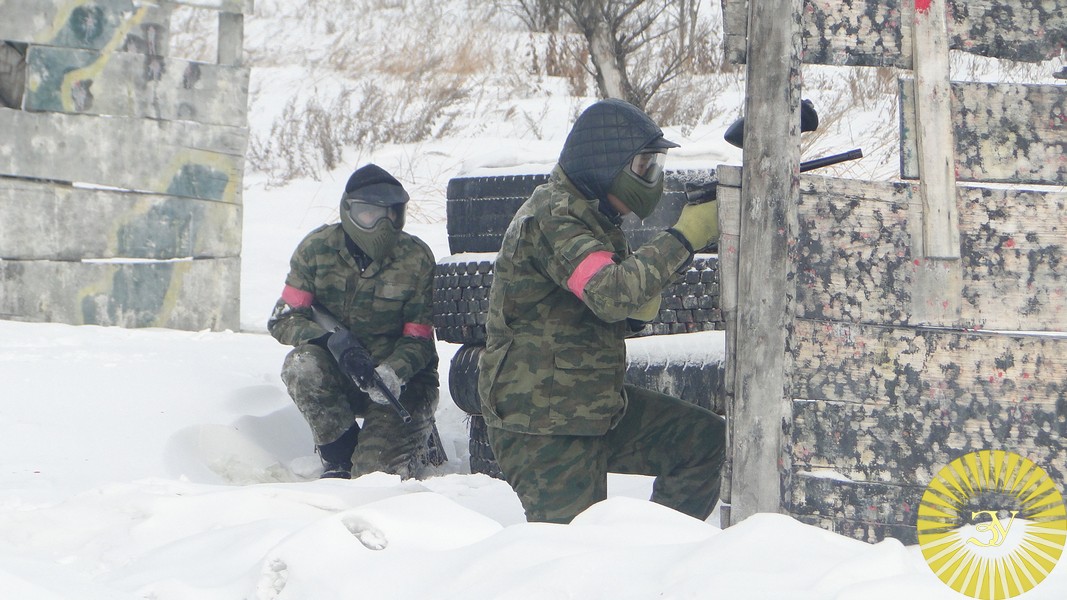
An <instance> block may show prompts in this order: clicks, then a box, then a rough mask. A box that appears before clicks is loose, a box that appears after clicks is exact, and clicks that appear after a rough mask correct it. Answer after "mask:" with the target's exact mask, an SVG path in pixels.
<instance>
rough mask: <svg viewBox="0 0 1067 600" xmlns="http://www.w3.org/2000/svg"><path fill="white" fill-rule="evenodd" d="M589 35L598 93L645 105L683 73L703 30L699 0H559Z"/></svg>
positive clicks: (591, 59) (590, 55) (564, 9)
mask: <svg viewBox="0 0 1067 600" xmlns="http://www.w3.org/2000/svg"><path fill="white" fill-rule="evenodd" d="M559 2H560V5H561V7H562V9H563V12H565V13H566V14H567V16H568V17H570V19H571V20H572V21H573V22H574V24H575V25H576V26H577V27H578V30H579V31H580V32H581V33H582V35H583V36H585V39H586V41H587V43H588V46H589V58H590V62H591V63H592V74H593V76H594V77H595V78H596V82H597V88H598V90H599V92H600V96H602V97H605V98H621V99H623V100H626V101H628V102H631V103H633V104H635V105H637V106H639V107H641V108H644V107H645V105H646V104H647V103H648V101H649V99H650V98H651V97H652V96H653V95H654V94H655V93H656V92H657V91H658V90H659V89H660V88H661V87H663V85H664V84H666V83H667V82H669V81H671V80H672V79H674V78H675V77H677V76H678V75H679V74H681V73H682V72H684V68H685V67H686V65H687V64H688V63H689V62H690V61H691V60H692V58H693V55H694V48H695V47H696V45H697V44H698V43H699V37H700V36H701V35H702V33H703V32H701V31H700V29H699V19H698V12H699V0H559Z"/></svg>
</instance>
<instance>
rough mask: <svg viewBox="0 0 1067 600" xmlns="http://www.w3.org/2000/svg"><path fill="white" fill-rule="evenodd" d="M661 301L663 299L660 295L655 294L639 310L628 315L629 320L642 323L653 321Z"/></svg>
mask: <svg viewBox="0 0 1067 600" xmlns="http://www.w3.org/2000/svg"><path fill="white" fill-rule="evenodd" d="M662 299H663V297H662V296H661V295H659V294H656V295H655V296H653V297H652V299H651V300H649V301H648V302H645V303H644V305H642V306H641V308H639V309H637V311H636V312H634V314H632V315H630V317H629V318H631V319H633V320H635V321H641V322H642V323H648V322H649V321H651V320H653V319H655V318H656V315H658V314H659V305H660V301H661V300H662Z"/></svg>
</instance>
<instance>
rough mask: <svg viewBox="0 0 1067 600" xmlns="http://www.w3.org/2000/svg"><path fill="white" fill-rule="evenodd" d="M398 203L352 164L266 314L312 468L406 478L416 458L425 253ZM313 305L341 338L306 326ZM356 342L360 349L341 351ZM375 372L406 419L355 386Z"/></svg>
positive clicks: (425, 425) (377, 175) (388, 187)
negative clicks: (359, 353) (360, 354)
mask: <svg viewBox="0 0 1067 600" xmlns="http://www.w3.org/2000/svg"><path fill="white" fill-rule="evenodd" d="M407 202H408V194H407V192H405V191H404V188H403V186H402V185H401V184H400V182H399V181H397V180H396V179H395V178H394V177H393V176H392V175H390V174H389V173H387V172H386V171H385V170H383V169H381V168H380V167H378V166H376V165H367V166H365V167H362V168H360V169H358V170H357V171H355V172H354V173H353V174H352V176H351V177H350V178H349V180H348V184H347V185H346V186H345V192H344V195H343V197H342V199H341V222H340V223H339V224H333V225H325V226H323V227H320V228H318V229H316V230H314V231H312V232H311V233H310V234H308V236H307V237H306V238H304V240H303V241H302V242H300V245H299V246H298V247H297V249H296V251H295V252H294V253H293V257H292V260H291V261H290V270H289V275H288V276H287V277H286V279H285V288H284V290H283V291H282V297H281V299H280V300H278V303H277V304H276V305H275V308H274V312H273V314H272V315H271V318H270V320H269V321H268V323H267V328H268V329H269V330H270V333H271V335H273V336H274V337H275V339H277V340H278V341H279V342H281V343H283V344H289V345H292V346H295V347H296V348H295V349H293V350H292V351H291V352H290V353H289V355H288V356H286V358H285V362H284V364H283V366H282V380H283V381H284V382H285V385H286V388H287V389H288V390H289V395H290V396H291V397H292V398H293V401H294V402H295V403H296V405H297V407H298V408H299V409H300V412H301V413H302V414H303V415H304V418H305V419H306V420H307V422H308V424H309V425H310V426H311V432H312V435H313V437H314V440H315V444H316V449H317V451H318V453H319V456H320V458H321V459H322V464H323V473H322V476H323V477H342V478H346V479H347V478H349V477H351V476H359V475H362V474H365V473H370V472H373V471H385V472H387V473H394V474H398V475H400V476H402V477H413V476H415V474H416V473H415V469H416V468H417V467H418V466H419V465H420V464H421V463H422V462H424V459H425V454H426V452H427V447H428V444H427V440H428V438H429V437H430V435H431V432H432V431H433V425H434V411H435V410H436V408H437V400H438V386H439V381H438V375H437V349H436V346H435V345H434V340H433V315H432V310H433V298H432V293H433V271H434V266H435V261H434V257H433V254H432V252H431V251H430V249H429V247H428V246H427V245H426V244H425V243H423V242H422V240H420V239H418V238H417V237H415V236H412V235H409V234H407V233H405V232H403V231H402V228H403V226H404V213H405V206H406V204H407ZM313 304H315V305H316V306H319V305H321V306H322V307H325V308H326V309H327V310H328V311H329V312H330V313H333V315H336V317H337V319H338V320H339V321H340V322H341V324H342V325H343V326H344V327H345V328H346V329H347V330H348V332H349V333H350V334H351V336H350V337H349V336H347V335H341V334H338V333H333V332H328V331H327V330H326V329H324V328H323V327H322V326H320V325H319V324H317V323H316V322H315V321H314V320H313V319H312V311H311V307H312V305H313ZM342 333H343V332H342ZM357 344H358V346H362V347H363V348H365V349H366V350H367V351H368V352H369V355H370V356H369V357H367V359H366V360H363V361H354V360H347V359H345V358H344V357H345V356H351V355H352V354H351V353H347V350H350V349H351V348H352V347H353V346H357ZM358 346H357V347H358ZM364 356H366V355H364ZM361 363H362V364H361ZM375 374H376V375H377V376H378V377H379V378H380V381H381V382H383V383H384V384H385V385H386V386H387V387H388V389H389V390H390V391H391V392H392V393H393V395H394V396H397V397H399V400H400V403H401V404H402V405H403V407H404V408H405V409H406V410H407V411H408V412H409V413H410V414H411V417H412V418H411V420H410V421H409V422H407V423H405V422H404V421H403V420H402V419H401V418H400V416H399V415H398V414H397V411H396V410H394V408H393V407H392V406H390V404H389V401H388V399H387V397H386V396H385V395H384V394H383V392H382V391H380V390H379V388H377V387H375V386H374V385H369V384H365V385H363V386H361V385H360V384H358V383H356V382H357V381H364V382H366V381H368V380H369V378H370V377H372V376H373V375H375ZM357 417H362V418H363V425H362V428H361V427H360V425H359V424H357V422H356V418H357Z"/></svg>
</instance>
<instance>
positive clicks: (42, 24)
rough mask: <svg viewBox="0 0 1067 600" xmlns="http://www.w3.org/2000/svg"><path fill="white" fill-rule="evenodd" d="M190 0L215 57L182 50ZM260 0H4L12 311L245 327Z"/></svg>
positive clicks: (0, 212) (26, 316)
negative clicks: (247, 35) (213, 43)
mask: <svg viewBox="0 0 1067 600" xmlns="http://www.w3.org/2000/svg"><path fill="white" fill-rule="evenodd" d="M178 5H188V6H192V7H196V8H200V9H210V10H214V11H217V14H218V19H219V25H218V35H219V38H218V60H217V63H202V62H195V61H190V60H183V59H180V58H176V57H173V56H171V55H170V44H169V42H170V35H169V28H170V18H171V15H172V13H173V12H174V11H175V10H177V7H178ZM252 9H253V5H252V2H251V0H176V1H168V0H159V1H147V0H93V1H91V2H84V1H77V0H33V1H32V2H31V1H30V0H0V12H3V14H4V19H0V130H2V131H5V132H8V133H9V135H6V136H4V137H3V139H0V318H5V319H16V320H27V321H55V322H63V323H72V324H101V325H119V326H124V327H145V326H159V327H172V328H178V329H193V330H199V329H215V330H222V329H238V328H239V327H240V323H239V312H240V311H239V303H240V254H241V204H242V201H241V190H242V177H243V171H244V152H245V148H246V145H247V139H248V129H247V120H246V105H247V96H248V75H249V72H248V69H247V68H246V67H244V66H242V65H241V64H240V62H241V60H240V58H241V49H242V45H243V44H242V39H241V36H242V33H243V15H244V14H246V13H249V12H251V11H252Z"/></svg>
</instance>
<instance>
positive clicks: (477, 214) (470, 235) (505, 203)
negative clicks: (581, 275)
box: [446, 169, 715, 254]
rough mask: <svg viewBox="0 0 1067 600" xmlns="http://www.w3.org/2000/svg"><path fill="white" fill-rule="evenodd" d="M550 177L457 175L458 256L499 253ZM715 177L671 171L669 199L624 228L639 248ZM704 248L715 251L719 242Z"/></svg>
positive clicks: (452, 189) (449, 212)
mask: <svg viewBox="0 0 1067 600" xmlns="http://www.w3.org/2000/svg"><path fill="white" fill-rule="evenodd" d="M546 181H548V176H547V175H504V176H498V177H456V178H453V179H451V180H450V181H449V182H448V194H447V201H446V216H447V222H446V223H447V228H448V247H449V252H451V253H452V254H461V253H464V252H496V251H498V250H500V244H501V241H502V240H503V237H504V232H505V231H507V228H508V225H509V224H510V223H511V218H512V217H513V216H514V215H515V211H517V210H518V209H519V207H520V206H522V203H523V202H525V201H526V199H527V198H529V197H530V194H532V193H533V191H534V189H535V188H536V187H537V186H539V185H541V184H543V183H545V182H546ZM711 181H715V171H714V170H711V169H693V170H678V171H667V173H666V176H665V179H664V193H663V199H662V200H660V203H659V206H657V207H656V210H655V211H654V212H653V213H652V214H651V215H650V216H649V217H648V218H647V219H645V220H644V221H641V220H639V219H637V218H636V217H634V216H630V217H627V218H625V219H623V224H622V228H623V231H625V232H626V236H627V238H628V239H629V240H630V245H631V246H633V247H634V248H636V247H638V246H640V245H642V244H644V243H645V242H647V241H648V240H649V239H651V238H652V236H654V235H656V234H657V233H659V232H661V231H663V230H664V229H667V228H668V227H670V226H672V225H674V223H675V221H677V220H678V215H679V214H680V213H681V210H682V207H683V206H684V205H685V200H686V195H685V190H686V188H687V186H695V185H701V184H706V183H709V182H711ZM703 251H706V252H715V248H714V245H713V246H712V247H709V248H707V249H704V250H703Z"/></svg>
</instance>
